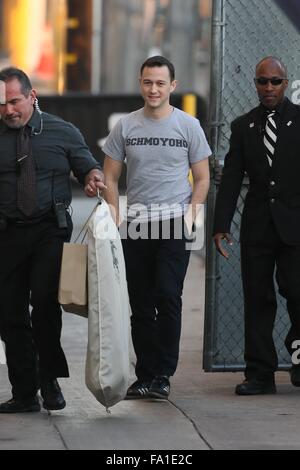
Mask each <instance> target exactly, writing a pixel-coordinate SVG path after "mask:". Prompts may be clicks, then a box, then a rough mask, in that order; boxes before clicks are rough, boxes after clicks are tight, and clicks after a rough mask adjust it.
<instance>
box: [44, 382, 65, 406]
mask: <svg viewBox="0 0 300 470" xmlns="http://www.w3.org/2000/svg"><path fill="white" fill-rule="evenodd" d="M41 395H42V397H43V407H44V408H45V409H46V410H62V409H63V408H64V407H65V406H66V402H65V399H64V396H63V394H62V391H61V389H60V386H59V384H58V382H57V380H56V379H50V380H44V381H42V384H41Z"/></svg>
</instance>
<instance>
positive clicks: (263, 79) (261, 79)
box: [254, 77, 288, 86]
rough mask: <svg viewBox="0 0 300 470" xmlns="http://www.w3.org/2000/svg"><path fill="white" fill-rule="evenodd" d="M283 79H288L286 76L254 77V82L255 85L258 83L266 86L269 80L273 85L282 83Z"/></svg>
mask: <svg viewBox="0 0 300 470" xmlns="http://www.w3.org/2000/svg"><path fill="white" fill-rule="evenodd" d="M284 80H287V81H288V79H287V78H281V77H274V78H266V77H258V78H254V82H255V83H256V84H257V85H260V86H266V85H267V84H268V83H269V82H271V85H273V86H280V85H282V83H283V82H284ZM261 82H262V83H261Z"/></svg>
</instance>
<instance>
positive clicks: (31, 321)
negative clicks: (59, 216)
mask: <svg viewBox="0 0 300 470" xmlns="http://www.w3.org/2000/svg"><path fill="white" fill-rule="evenodd" d="M71 233H72V222H71V219H70V218H69V217H68V228H67V229H59V228H58V227H57V222H56V219H55V217H54V216H49V217H48V218H47V219H44V220H42V221H41V222H39V223H38V224H34V225H18V224H9V225H8V227H7V229H6V230H5V231H2V232H0V259H1V264H0V335H1V338H2V340H3V341H4V343H5V347H6V358H7V366H8V373H9V379H10V382H11V384H12V394H13V397H14V398H16V399H21V400H25V399H28V398H31V397H33V396H34V395H35V394H36V392H37V390H38V388H39V381H40V380H41V379H43V378H56V377H68V376H69V371H68V365H67V361H66V358H65V355H64V353H63V350H62V348H61V344H60V336H61V328H62V312H61V308H60V305H59V303H58V300H57V297H58V284H59V273H60V264H61V257H62V248H63V243H64V242H65V241H68V240H70V237H71ZM30 305H31V306H32V311H31V314H30Z"/></svg>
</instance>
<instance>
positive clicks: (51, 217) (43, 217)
mask: <svg viewBox="0 0 300 470" xmlns="http://www.w3.org/2000/svg"><path fill="white" fill-rule="evenodd" d="M46 220H48V221H51V220H53V221H55V220H56V219H55V215H54V214H53V212H52V211H51V212H47V213H46V214H43V215H41V216H40V217H35V218H34V219H18V218H7V219H6V221H7V225H18V226H30V225H36V224H38V223H39V222H42V221H46Z"/></svg>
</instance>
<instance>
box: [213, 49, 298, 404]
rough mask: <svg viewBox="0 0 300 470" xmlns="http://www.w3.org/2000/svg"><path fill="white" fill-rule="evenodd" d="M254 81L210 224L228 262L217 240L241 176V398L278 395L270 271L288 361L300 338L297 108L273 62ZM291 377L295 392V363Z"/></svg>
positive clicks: (281, 69) (224, 235) (226, 227)
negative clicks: (245, 185) (283, 318)
mask: <svg viewBox="0 0 300 470" xmlns="http://www.w3.org/2000/svg"><path fill="white" fill-rule="evenodd" d="M255 84H256V89H257V93H258V98H259V100H260V105H259V106H258V107H256V108H254V109H252V110H251V111H250V112H249V113H247V114H245V115H243V116H241V117H239V118H237V119H236V120H235V121H233V123H232V126H231V131H232V134H231V139H230V149H229V152H228V154H227V155H226V158H225V164H224V169H223V174H222V180H221V185H220V189H219V192H218V195H217V201H216V209H215V221H214V241H215V245H216V248H217V250H218V251H219V253H220V254H221V255H222V256H224V257H225V258H228V256H229V255H228V252H227V251H226V250H225V249H224V247H223V246H222V240H225V241H226V242H227V243H228V244H231V243H232V241H231V237H230V233H229V232H230V225H231V221H232V218H233V215H234V211H235V208H236V203H237V199H238V196H239V193H240V189H241V184H242V181H243V178H244V174H245V172H246V173H247V174H248V176H249V180H250V186H249V191H248V193H247V196H246V200H245V206H244V211H243V215H242V222H241V237H240V242H241V267H242V281H243V293H244V308H245V362H246V371H245V378H246V380H245V381H244V382H243V383H242V384H240V385H237V387H236V394H238V395H259V394H269V393H270V394H271V393H276V386H275V381H274V373H275V371H276V370H277V368H278V359H277V353H276V349H275V346H274V342H273V337H272V333H273V327H274V320H275V315H276V308H277V304H276V295H275V288H274V272H276V280H277V283H278V286H279V291H280V293H281V295H283V296H284V297H285V298H286V300H287V309H288V313H289V316H290V320H291V328H290V331H289V333H288V335H287V338H286V340H285V345H286V347H287V349H288V351H289V353H290V354H291V356H292V354H293V352H294V349H293V347H295V343H294V342H295V341H296V340H300V183H299V178H300V107H299V106H296V105H294V104H293V103H291V102H290V101H289V99H288V98H286V97H285V90H286V89H287V86H288V79H287V70H286V67H285V66H284V65H283V64H282V62H281V61H280V60H278V59H276V58H275V57H267V58H265V59H263V60H262V61H260V62H259V64H258V65H257V67H256V77H255ZM293 343H294V344H293ZM290 374H291V382H292V384H293V385H295V386H296V387H300V367H299V366H297V365H296V364H294V365H293V366H292V369H291V371H290Z"/></svg>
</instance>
